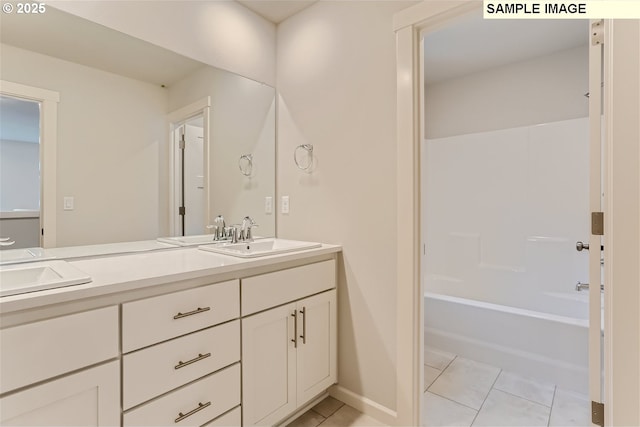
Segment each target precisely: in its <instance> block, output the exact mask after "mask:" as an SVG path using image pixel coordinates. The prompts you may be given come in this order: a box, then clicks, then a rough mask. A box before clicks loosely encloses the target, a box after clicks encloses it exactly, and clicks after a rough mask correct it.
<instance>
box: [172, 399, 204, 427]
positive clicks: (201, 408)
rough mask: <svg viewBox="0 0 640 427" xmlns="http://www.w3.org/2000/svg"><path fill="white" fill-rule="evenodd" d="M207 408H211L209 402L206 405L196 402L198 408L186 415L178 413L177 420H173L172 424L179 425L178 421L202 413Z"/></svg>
mask: <svg viewBox="0 0 640 427" xmlns="http://www.w3.org/2000/svg"><path fill="white" fill-rule="evenodd" d="M207 406H211V402H207V403H202V402H198V407H197V408H195V409H192V410H190V411H189V412H187V413H186V414H183V413H182V412H179V413H178V418H176V419H175V420H174V423H176V424H177V423H179V422H180V421H182V420H184V419H185V418H187V417H190V416H191V415H193V414H195V413H196V412H198V411H202V410H203V409H204V408H206V407H207Z"/></svg>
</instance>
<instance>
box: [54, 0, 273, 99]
mask: <svg viewBox="0 0 640 427" xmlns="http://www.w3.org/2000/svg"><path fill="white" fill-rule="evenodd" d="M47 6H54V7H56V8H58V9H61V10H64V11H66V12H69V13H72V14H74V15H78V16H81V17H83V18H86V19H89V20H90V21H94V22H97V23H99V24H102V25H104V26H106V27H109V28H113V29H115V30H118V31H121V32H123V33H125V34H129V35H132V36H134V37H137V38H139V39H142V40H145V41H148V42H150V43H153V44H155V45H158V46H161V47H164V48H166V49H169V50H172V51H174V52H177V53H180V54H182V55H185V56H187V57H189V58H192V59H196V60H198V61H201V62H204V63H205V64H209V65H212V66H214V67H218V68H221V69H224V70H228V71H231V72H234V73H237V74H240V75H243V76H246V77H249V78H251V79H254V80H257V81H261V82H264V83H267V84H269V85H271V86H275V81H276V63H275V57H276V43H275V38H276V26H275V24H273V23H271V22H269V21H267V20H265V19H264V18H262V17H261V16H259V15H257V14H255V13H254V12H252V11H250V10H249V9H247V8H246V7H244V6H242V5H241V4H239V3H237V2H235V1H127V0H124V1H106V0H102V1H100V0H98V1H50V2H47Z"/></svg>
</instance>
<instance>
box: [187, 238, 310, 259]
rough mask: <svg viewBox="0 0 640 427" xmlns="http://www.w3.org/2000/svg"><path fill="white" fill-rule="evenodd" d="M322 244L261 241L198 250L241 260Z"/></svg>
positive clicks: (301, 249) (211, 246) (210, 246)
mask: <svg viewBox="0 0 640 427" xmlns="http://www.w3.org/2000/svg"><path fill="white" fill-rule="evenodd" d="M321 246H322V244H321V243H315V242H300V241H297V240H284V239H261V240H256V241H253V242H239V243H225V244H221V245H208V246H200V247H199V248H198V249H200V250H203V251H208V252H215V253H219V254H224V255H231V256H235V257H240V258H255V257H261V256H268V255H276V254H281V253H285V252H295V251H303V250H306V249H314V248H319V247H321Z"/></svg>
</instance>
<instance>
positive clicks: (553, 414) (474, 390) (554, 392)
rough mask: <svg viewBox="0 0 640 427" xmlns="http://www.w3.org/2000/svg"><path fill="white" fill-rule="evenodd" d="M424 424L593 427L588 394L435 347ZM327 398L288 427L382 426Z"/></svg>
mask: <svg viewBox="0 0 640 427" xmlns="http://www.w3.org/2000/svg"><path fill="white" fill-rule="evenodd" d="M424 360H425V367H424V384H425V393H424V396H423V399H424V414H423V420H422V421H423V422H422V425H423V426H425V427H436V426H466V427H469V426H492V427H493V426H527V427H532V426H542V427H555V426H563V427H564V426H590V425H591V423H590V422H589V421H590V420H589V416H590V404H589V400H588V398H587V397H586V396H582V395H580V394H577V393H574V392H571V391H567V390H563V389H560V388H558V387H556V386H555V385H553V384H547V383H543V382H540V381H536V380H533V379H530V378H526V377H523V376H520V375H517V374H514V373H510V372H507V371H504V370H501V369H500V368H497V367H495V366H491V365H487V364H485V363H479V362H475V361H473V360H469V359H465V358H462V357H458V356H456V355H454V354H450V353H446V352H443V351H440V350H436V349H426V350H425V352H424ZM382 425H383V424H381V423H379V422H378V421H376V420H374V419H373V418H371V417H369V416H367V415H364V414H363V413H361V412H359V411H357V410H356V409H353V408H352V407H350V406H348V405H345V404H344V403H342V402H340V401H339V400H336V399H334V398H332V397H327V398H326V399H325V400H323V401H322V402H320V403H318V404H317V405H316V406H314V407H313V408H312V409H310V410H309V411H307V412H306V413H304V414H303V415H302V416H301V417H300V418H298V419H297V420H295V421H294V422H292V423H291V424H289V426H290V427H316V426H323V427H338V426H340V427H350V426H382Z"/></svg>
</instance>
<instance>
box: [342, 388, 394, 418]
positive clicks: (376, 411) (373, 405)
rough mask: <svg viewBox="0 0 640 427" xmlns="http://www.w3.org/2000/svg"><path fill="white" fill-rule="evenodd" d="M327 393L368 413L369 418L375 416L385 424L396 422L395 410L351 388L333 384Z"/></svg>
mask: <svg viewBox="0 0 640 427" xmlns="http://www.w3.org/2000/svg"><path fill="white" fill-rule="evenodd" d="M329 395H330V396H331V397H333V398H335V399H338V400H340V401H341V402H344V403H346V404H347V405H349V406H351V407H352V408H354V409H357V410H358V411H360V412H362V413H363V414H365V415H368V416H370V417H371V418H375V419H376V420H378V421H380V422H381V423H383V424H385V425H388V426H393V425H395V424H396V421H397V412H396V411H393V410H391V409H389V408H387V407H386V406H383V405H381V404H379V403H377V402H374V401H373V400H371V399H368V398H366V397H364V396H360V395H359V394H356V393H354V392H352V391H351V390H347V389H346V388H344V387H341V386H339V385H334V386H332V387H331V388H330V389H329Z"/></svg>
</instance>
